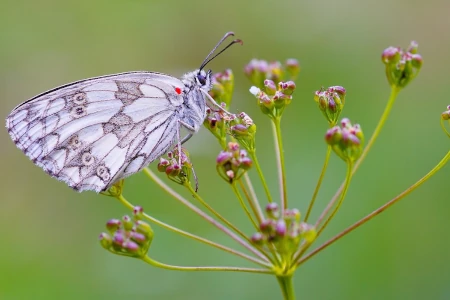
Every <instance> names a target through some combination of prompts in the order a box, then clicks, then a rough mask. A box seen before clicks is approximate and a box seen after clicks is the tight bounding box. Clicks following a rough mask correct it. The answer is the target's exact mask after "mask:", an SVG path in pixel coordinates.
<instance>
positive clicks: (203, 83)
mask: <svg viewBox="0 0 450 300" xmlns="http://www.w3.org/2000/svg"><path fill="white" fill-rule="evenodd" d="M182 82H183V83H184V85H185V90H184V93H183V100H184V103H183V110H182V116H181V120H182V121H183V122H185V123H187V124H189V125H190V126H192V127H193V128H194V129H195V131H198V130H199V129H200V127H201V125H202V124H203V121H204V120H205V117H206V101H205V96H204V94H203V93H202V91H201V90H203V91H205V92H209V91H210V90H211V71H209V72H205V71H203V70H195V71H193V72H189V73H186V74H185V75H184V76H183V78H182Z"/></svg>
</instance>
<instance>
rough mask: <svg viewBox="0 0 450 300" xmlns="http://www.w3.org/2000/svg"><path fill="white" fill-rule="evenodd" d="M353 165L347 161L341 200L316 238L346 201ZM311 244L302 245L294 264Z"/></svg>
mask: <svg viewBox="0 0 450 300" xmlns="http://www.w3.org/2000/svg"><path fill="white" fill-rule="evenodd" d="M352 166H353V164H352V163H351V162H348V163H347V175H346V176H345V185H344V190H343V192H342V194H341V197H340V198H339V202H338V204H337V205H336V207H335V208H334V210H333V212H332V213H331V215H330V216H329V217H328V219H327V220H326V222H325V224H323V226H322V227H321V228H320V229H319V230H318V232H317V235H316V239H317V238H318V237H319V235H320V234H321V233H322V231H323V230H324V229H325V228H326V227H327V225H328V223H330V221H331V219H333V217H334V216H335V215H336V213H337V212H338V210H339V208H340V207H341V205H342V202H343V201H344V198H345V195H346V193H347V190H348V187H349V186H350V181H351V179H352ZM311 245H312V242H311V243H304V244H303V245H302V247H300V249H299V250H298V251H297V252H296V253H295V255H294V258H293V259H292V261H293V264H297V262H298V261H299V260H300V258H301V257H302V255H303V254H305V252H306V251H307V250H308V249H309V247H310V246H311Z"/></svg>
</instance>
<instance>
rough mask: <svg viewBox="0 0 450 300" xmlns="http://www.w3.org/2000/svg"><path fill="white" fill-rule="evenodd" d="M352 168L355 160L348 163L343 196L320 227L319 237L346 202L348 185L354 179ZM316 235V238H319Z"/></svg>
mask: <svg viewBox="0 0 450 300" xmlns="http://www.w3.org/2000/svg"><path fill="white" fill-rule="evenodd" d="M352 170H353V162H351V161H349V162H348V163H347V175H346V176H345V184H344V190H343V191H342V193H341V197H340V198H339V201H338V203H337V204H336V207H335V208H334V210H333V212H332V213H331V215H330V216H329V217H328V219H327V220H326V221H325V223H324V224H323V226H322V227H321V228H320V229H319V231H318V232H317V237H319V235H320V234H321V233H322V231H323V230H324V229H325V228H326V227H327V225H328V224H329V223H330V221H331V220H332V219H333V218H334V216H335V215H336V213H337V212H338V210H339V208H341V205H342V203H343V202H344V198H345V195H346V194H347V191H348V187H349V186H350V181H351V179H352V174H353V173H352ZM317 237H316V238H317Z"/></svg>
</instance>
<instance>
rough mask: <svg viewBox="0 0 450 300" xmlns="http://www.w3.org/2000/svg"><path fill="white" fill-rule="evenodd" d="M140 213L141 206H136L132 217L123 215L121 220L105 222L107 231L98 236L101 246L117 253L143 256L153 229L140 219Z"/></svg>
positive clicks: (150, 240) (141, 212)
mask: <svg viewBox="0 0 450 300" xmlns="http://www.w3.org/2000/svg"><path fill="white" fill-rule="evenodd" d="M142 214H143V209H142V207H139V206H136V207H135V208H134V211H133V217H132V218H131V217H129V216H124V217H123V218H122V219H121V220H119V219H111V220H109V221H108V222H107V223H106V229H107V230H108V233H106V232H102V233H101V234H100V236H99V239H100V244H101V245H102V247H103V248H105V249H106V250H108V251H109V252H111V253H114V254H118V255H123V256H131V257H138V258H140V257H143V256H145V255H146V253H147V251H148V248H149V247H150V244H151V242H152V240H153V230H152V228H151V227H150V225H149V224H147V223H145V222H144V221H142V220H141V216H142Z"/></svg>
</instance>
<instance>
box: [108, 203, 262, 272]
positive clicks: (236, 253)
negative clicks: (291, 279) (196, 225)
mask: <svg viewBox="0 0 450 300" xmlns="http://www.w3.org/2000/svg"><path fill="white" fill-rule="evenodd" d="M116 198H117V199H118V200H119V201H120V202H121V203H122V204H123V205H124V206H126V207H127V208H128V209H130V210H133V209H134V205H132V204H131V203H130V202H128V201H127V200H126V199H125V197H124V196H123V195H119V196H117V197H116ZM143 216H144V218H145V219H147V220H148V221H150V222H152V223H154V224H156V225H158V226H161V227H162V228H164V229H167V230H169V231H172V232H175V233H178V234H180V235H182V236H185V237H187V238H191V239H193V240H195V241H197V242H200V243H203V244H206V245H209V246H212V247H214V248H217V249H220V250H223V251H225V252H228V253H230V254H234V255H236V256H239V257H242V258H244V259H247V260H249V261H252V262H254V263H257V264H259V265H261V266H264V267H270V266H271V265H270V264H268V263H265V262H263V261H261V260H259V259H256V258H254V257H252V256H249V255H247V254H245V253H242V252H239V251H237V250H234V249H232V248H228V247H226V246H223V245H221V244H218V243H216V242H213V241H210V240H208V239H205V238H202V237H199V236H197V235H194V234H192V233H189V232H186V231H184V230H181V229H179V228H176V227H174V226H171V225H169V224H166V223H164V222H162V221H160V220H158V219H156V218H153V217H152V216H150V215H148V214H146V213H144V214H143Z"/></svg>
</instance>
